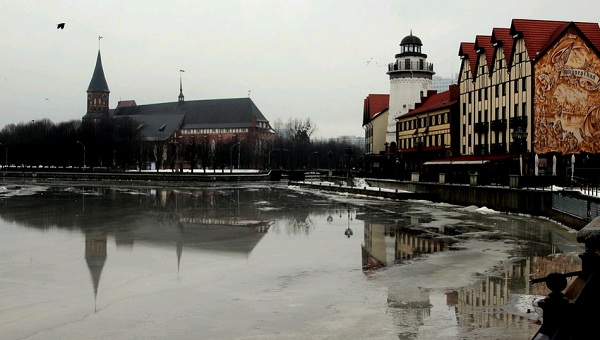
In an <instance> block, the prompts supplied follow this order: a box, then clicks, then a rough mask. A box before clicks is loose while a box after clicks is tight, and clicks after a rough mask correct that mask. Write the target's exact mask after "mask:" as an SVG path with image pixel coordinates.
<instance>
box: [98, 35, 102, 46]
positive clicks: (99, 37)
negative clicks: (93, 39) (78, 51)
mask: <svg viewBox="0 0 600 340" xmlns="http://www.w3.org/2000/svg"><path fill="white" fill-rule="evenodd" d="M102 38H103V37H101V36H98V49H100V39H102Z"/></svg>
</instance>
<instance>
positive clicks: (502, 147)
mask: <svg viewBox="0 0 600 340" xmlns="http://www.w3.org/2000/svg"><path fill="white" fill-rule="evenodd" d="M490 153H491V154H494V155H498V154H503V153H506V143H492V144H491V145H490Z"/></svg>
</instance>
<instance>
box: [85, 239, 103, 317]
mask: <svg viewBox="0 0 600 340" xmlns="http://www.w3.org/2000/svg"><path fill="white" fill-rule="evenodd" d="M85 262H86V263H87V266H88V269H89V270H90V275H91V276H92V284H93V285H94V311H96V300H97V298H98V285H99V284H100V275H101V274H102V268H104V263H105V262H106V231H104V230H101V231H89V232H86V233H85Z"/></svg>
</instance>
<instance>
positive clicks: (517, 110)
mask: <svg viewBox="0 0 600 340" xmlns="http://www.w3.org/2000/svg"><path fill="white" fill-rule="evenodd" d="M513 114H514V116H515V117H517V116H519V104H515V111H514V112H513Z"/></svg>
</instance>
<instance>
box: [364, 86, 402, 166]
mask: <svg viewBox="0 0 600 340" xmlns="http://www.w3.org/2000/svg"><path fill="white" fill-rule="evenodd" d="M389 102H390V95H388V94H370V95H368V96H367V98H365V100H364V106H363V129H364V130H365V138H364V153H365V157H364V165H363V166H362V168H364V169H365V170H366V171H368V172H379V171H384V170H385V169H384V167H385V165H384V163H387V161H386V159H384V155H385V154H387V155H390V154H392V150H391V148H390V144H389V143H388V142H386V131H387V126H388V116H389V109H388V106H389ZM395 145H396V144H395V143H394V146H395ZM393 153H395V150H393ZM394 156H395V155H394Z"/></svg>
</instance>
